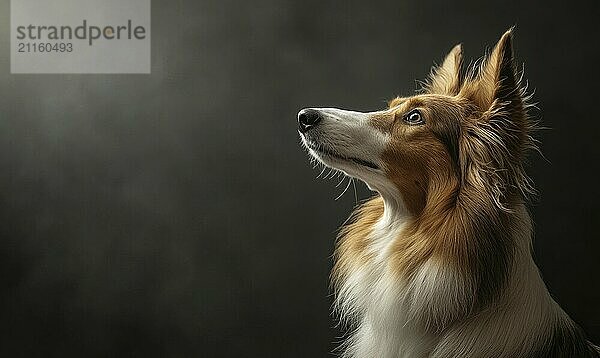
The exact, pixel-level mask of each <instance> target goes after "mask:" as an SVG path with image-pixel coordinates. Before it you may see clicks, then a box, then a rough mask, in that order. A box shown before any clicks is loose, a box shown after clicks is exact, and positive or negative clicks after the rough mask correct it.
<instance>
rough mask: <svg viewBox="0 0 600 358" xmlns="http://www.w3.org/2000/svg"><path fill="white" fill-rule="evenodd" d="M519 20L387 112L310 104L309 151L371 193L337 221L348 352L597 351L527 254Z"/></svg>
mask: <svg viewBox="0 0 600 358" xmlns="http://www.w3.org/2000/svg"><path fill="white" fill-rule="evenodd" d="M512 41H513V35H512V29H511V30H509V31H507V32H506V33H505V34H504V35H503V36H502V37H501V38H500V40H499V41H498V43H497V44H496V45H495V47H494V48H493V50H492V51H491V53H490V54H489V55H488V56H486V57H485V58H484V59H483V60H482V61H481V62H478V63H477V64H476V65H474V66H471V68H470V69H469V70H467V71H463V70H462V69H461V63H462V48H461V46H460V45H458V46H456V47H454V48H453V49H452V50H451V51H450V53H449V54H448V55H447V56H446V58H445V60H444V61H443V63H442V65H440V66H439V67H437V68H434V69H433V70H432V73H431V75H430V78H429V80H428V81H427V82H426V83H425V86H424V88H423V91H422V92H420V93H418V94H417V95H415V96H410V97H398V98H395V99H393V100H392V101H391V102H390V103H389V107H388V108H387V109H384V110H381V111H376V112H369V113H364V112H354V111H347V110H341V109H335V108H306V109H303V110H301V111H300V112H299V113H298V130H299V132H300V136H301V138H302V141H303V144H304V146H305V147H306V149H307V150H308V152H309V153H310V155H311V156H312V157H314V158H316V159H317V160H318V161H320V162H322V163H323V164H324V165H325V166H327V167H330V168H333V169H336V170H339V171H341V172H343V173H345V174H347V175H348V176H350V177H353V178H358V179H360V180H362V181H364V182H365V183H366V184H367V186H368V187H369V188H370V189H371V190H373V191H374V192H376V193H377V195H376V196H375V197H373V198H372V199H370V200H368V201H366V202H365V203H363V204H362V205H361V206H360V207H358V209H357V210H356V211H355V212H354V214H353V215H352V217H351V219H350V220H349V222H348V223H347V224H346V225H345V226H344V227H343V228H342V229H341V231H340V234H339V237H338V243H337V248H336V253H335V265H334V269H333V272H332V285H333V287H334V291H335V294H336V300H335V310H336V312H338V313H339V316H340V317H341V321H342V322H343V323H345V324H347V325H348V326H349V328H350V332H351V333H350V334H349V336H348V338H347V339H346V340H345V342H344V344H343V345H342V351H343V356H345V357H374V358H384V357H448V358H450V357H452V358H456V357H469V358H471V357H486V358H487V357H510V358H514V357H598V356H600V354H599V353H598V351H597V349H598V348H597V347H595V346H594V345H592V344H591V343H589V342H588V341H587V340H586V338H585V335H584V333H583V332H582V331H581V329H580V328H579V327H578V326H577V325H576V324H575V323H574V322H573V321H572V320H571V319H570V318H569V316H568V315H567V314H566V313H565V312H564V311H563V310H562V309H561V308H560V307H559V306H558V304H557V303H556V302H555V301H554V300H553V299H552V297H551V296H550V294H549V293H548V290H547V288H546V286H545V284H544V282H543V281H542V278H541V277H540V273H539V271H538V268H537V267H536V264H535V263H534V260H533V258H532V255H531V248H532V245H531V238H532V225H531V219H530V216H529V213H528V211H527V208H526V202H527V198H528V196H530V194H532V193H533V191H534V189H533V188H532V185H531V181H530V180H529V179H528V177H527V175H526V174H525V171H524V160H525V156H526V153H527V152H528V151H529V150H530V149H535V148H536V146H535V140H534V139H532V137H531V133H532V130H534V129H535V123H534V121H533V120H531V119H530V118H529V116H528V110H529V109H530V107H531V106H532V105H531V104H530V103H529V101H530V97H529V96H528V95H527V94H526V88H525V87H524V86H523V85H522V81H521V78H522V73H520V72H519V71H517V69H516V65H515V60H514V58H513V48H512Z"/></svg>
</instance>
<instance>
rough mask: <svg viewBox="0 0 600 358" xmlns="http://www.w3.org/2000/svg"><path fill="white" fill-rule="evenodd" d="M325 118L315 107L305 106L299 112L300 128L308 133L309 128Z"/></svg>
mask: <svg viewBox="0 0 600 358" xmlns="http://www.w3.org/2000/svg"><path fill="white" fill-rule="evenodd" d="M321 119H323V117H321V113H320V112H319V111H317V110H315V109H311V108H305V109H303V110H301V111H300V112H298V130H299V131H300V133H306V132H307V131H308V130H309V129H311V128H312V127H314V126H316V125H317V124H319V122H320V121H321Z"/></svg>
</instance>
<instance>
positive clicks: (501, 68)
mask: <svg viewBox="0 0 600 358" xmlns="http://www.w3.org/2000/svg"><path fill="white" fill-rule="evenodd" d="M512 42H513V29H512V28H511V29H509V30H508V31H507V32H505V33H504V35H502V37H501V38H500V40H499V41H498V43H497V44H496V46H495V47H494V49H493V50H492V53H491V54H490V55H489V56H488V57H487V59H486V60H485V61H484V62H483V63H482V64H481V66H480V67H479V69H478V72H477V74H476V75H475V77H474V78H470V79H469V80H467V81H466V83H465V84H464V86H463V88H462V89H461V91H460V93H461V95H462V96H464V97H466V98H468V99H470V100H471V101H472V102H473V103H474V104H475V105H476V106H477V108H478V109H479V110H481V112H484V113H485V112H489V114H490V115H491V114H492V112H494V111H497V110H499V109H500V108H501V109H502V111H503V113H504V115H508V116H512V115H515V114H519V113H516V112H522V111H523V98H522V97H523V93H522V90H521V88H520V86H519V80H518V77H517V71H516V66H515V60H514V56H513V46H512Z"/></svg>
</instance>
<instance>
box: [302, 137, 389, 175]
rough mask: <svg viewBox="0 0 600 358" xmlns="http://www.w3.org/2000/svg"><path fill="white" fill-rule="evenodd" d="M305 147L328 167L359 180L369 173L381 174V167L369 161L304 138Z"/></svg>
mask: <svg viewBox="0 0 600 358" xmlns="http://www.w3.org/2000/svg"><path fill="white" fill-rule="evenodd" d="M303 141H304V145H305V146H306V147H307V148H308V150H309V153H310V154H311V155H312V156H313V157H314V158H316V159H317V160H319V161H320V162H321V163H323V164H325V165H326V166H328V167H330V168H333V169H337V170H340V171H343V172H344V173H346V174H348V175H350V176H354V177H357V178H359V179H360V178H361V177H363V175H361V174H366V173H367V172H371V173H374V172H380V171H381V169H380V167H379V165H377V164H376V163H373V162H371V161H369V160H365V159H362V158H358V157H356V156H351V155H346V154H344V153H341V152H340V151H337V150H335V149H332V148H328V147H325V146H324V145H322V144H318V143H316V142H314V141H311V140H308V139H307V138H303Z"/></svg>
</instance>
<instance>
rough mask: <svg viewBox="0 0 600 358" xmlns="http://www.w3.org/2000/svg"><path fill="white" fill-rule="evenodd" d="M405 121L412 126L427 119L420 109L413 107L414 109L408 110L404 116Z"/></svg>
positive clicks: (423, 122)
mask: <svg viewBox="0 0 600 358" xmlns="http://www.w3.org/2000/svg"><path fill="white" fill-rule="evenodd" d="M404 122H406V123H408V124H410V125H411V126H416V125H420V124H425V120H424V119H423V116H422V115H421V112H419V110H418V109H413V110H412V111H410V112H408V113H407V114H406V115H405V116H404Z"/></svg>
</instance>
